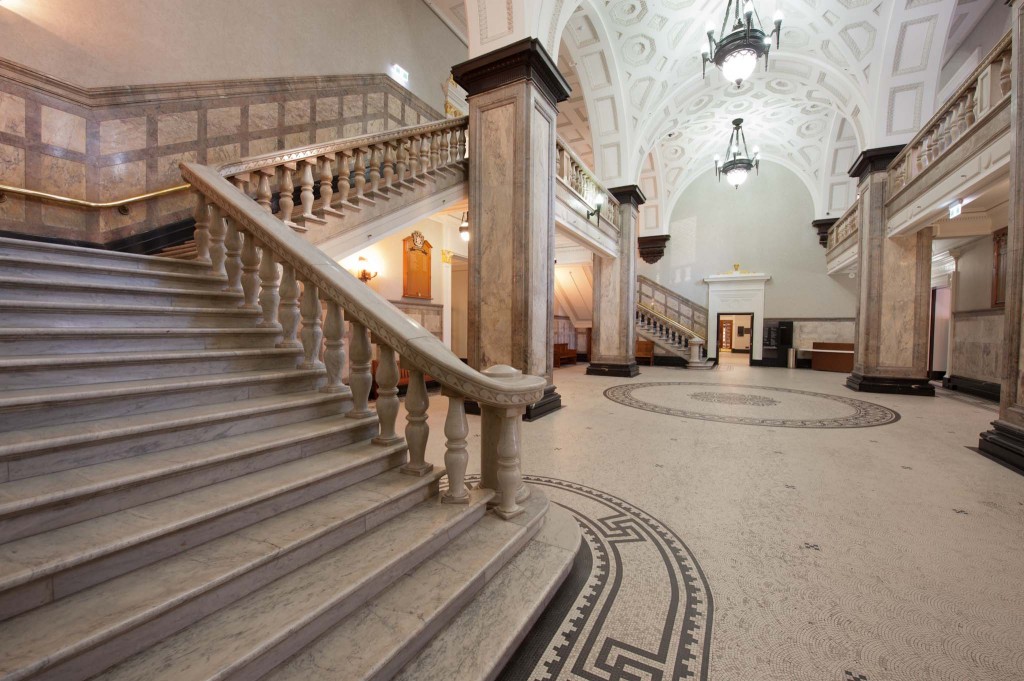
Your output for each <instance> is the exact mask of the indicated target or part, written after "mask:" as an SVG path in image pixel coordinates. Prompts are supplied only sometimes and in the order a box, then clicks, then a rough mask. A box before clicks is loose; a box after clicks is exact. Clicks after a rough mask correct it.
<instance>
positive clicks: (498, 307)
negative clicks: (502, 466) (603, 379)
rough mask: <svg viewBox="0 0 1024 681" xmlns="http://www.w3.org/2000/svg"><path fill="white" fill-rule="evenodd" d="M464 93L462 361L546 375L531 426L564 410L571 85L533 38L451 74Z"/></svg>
mask: <svg viewBox="0 0 1024 681" xmlns="http://www.w3.org/2000/svg"><path fill="white" fill-rule="evenodd" d="M452 75H453V76H454V78H455V82H457V83H458V84H459V85H461V86H462V87H463V88H465V89H466V91H467V92H468V93H469V215H470V218H469V224H470V230H471V232H472V235H473V238H472V239H471V240H470V242H469V363H470V365H471V366H472V367H473V368H475V369H483V368H485V367H489V366H494V365H497V364H506V365H510V366H512V367H515V368H516V369H519V370H521V371H522V372H523V373H525V374H532V375H534V376H544V377H546V378H547V379H548V388H547V390H546V391H545V393H544V397H543V398H542V399H541V400H540V401H539V402H537V403H536V404H533V405H530V407H529V408H527V410H526V414H525V416H524V418H526V420H533V419H536V418H539V417H541V416H543V415H544V414H547V413H549V412H551V411H554V410H556V409H558V408H559V407H561V397H560V396H559V395H558V393H557V392H555V386H554V385H551V376H552V354H551V353H552V350H553V333H554V252H555V221H554V209H555V140H556V134H555V121H556V117H557V115H558V109H557V104H558V102H560V101H563V100H565V99H567V98H568V97H569V85H568V84H567V83H566V82H565V79H564V78H563V77H562V74H561V73H559V72H558V67H556V66H555V63H554V61H552V59H551V57H550V56H549V55H548V53H547V52H546V51H545V50H544V47H543V46H542V45H541V43H540V41H538V40H536V39H534V38H527V39H524V40H520V41H518V42H516V43H512V44H511V45H506V46H505V47H502V48H501V49H498V50H496V51H494V52H490V53H488V54H485V55H482V56H480V57H476V58H474V59H471V60H469V61H467V62H463V63H462V64H458V65H457V66H455V67H454V68H452Z"/></svg>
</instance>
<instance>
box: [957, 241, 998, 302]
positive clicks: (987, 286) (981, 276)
mask: <svg viewBox="0 0 1024 681" xmlns="http://www.w3.org/2000/svg"><path fill="white" fill-rule="evenodd" d="M957 269H958V270H959V272H960V275H959V276H960V281H959V282H958V284H957V296H956V301H955V302H954V307H953V309H954V310H955V311H958V312H964V311H967V310H987V309H989V308H991V307H992V237H991V236H986V237H983V238H981V239H978V240H977V241H975V242H974V243H973V244H971V246H970V248H969V249H968V250H966V251H964V253H963V255H961V256H960V262H959V263H958V264H957Z"/></svg>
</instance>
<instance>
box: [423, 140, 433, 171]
mask: <svg viewBox="0 0 1024 681" xmlns="http://www.w3.org/2000/svg"><path fill="white" fill-rule="evenodd" d="M431 139H432V136H431V135H430V134H426V135H423V136H422V138H421V139H420V171H421V172H422V173H423V174H424V175H429V174H430V170H431V166H430V140H431Z"/></svg>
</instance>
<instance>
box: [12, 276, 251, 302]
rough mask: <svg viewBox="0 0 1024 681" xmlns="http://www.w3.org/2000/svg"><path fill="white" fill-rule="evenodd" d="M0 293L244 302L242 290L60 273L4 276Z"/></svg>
mask: <svg viewBox="0 0 1024 681" xmlns="http://www.w3.org/2000/svg"><path fill="white" fill-rule="evenodd" d="M0 297H2V298H3V299H4V300H46V301H50V300H61V301H63V302H66V303H71V302H74V303H110V304H127V305H159V306H170V305H184V306H186V307H208V306H210V305H220V304H224V305H241V304H242V294H241V293H234V292H231V291H220V290H213V289H210V290H206V289H194V288H180V287H174V286H157V285H150V286H144V285H124V284H106V283H90V282H84V283H83V282H76V281H70V280H67V279H63V278H61V276H60V275H59V274H55V275H54V276H53V277H52V278H48V279H30V278H27V277H11V276H0Z"/></svg>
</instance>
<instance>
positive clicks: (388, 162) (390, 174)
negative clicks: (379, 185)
mask: <svg viewBox="0 0 1024 681" xmlns="http://www.w3.org/2000/svg"><path fill="white" fill-rule="evenodd" d="M394 178H395V145H394V143H393V142H388V143H387V144H385V145H384V187H385V188H386V189H387V191H388V192H390V191H391V189H392V186H391V185H392V183H393V182H394Z"/></svg>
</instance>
